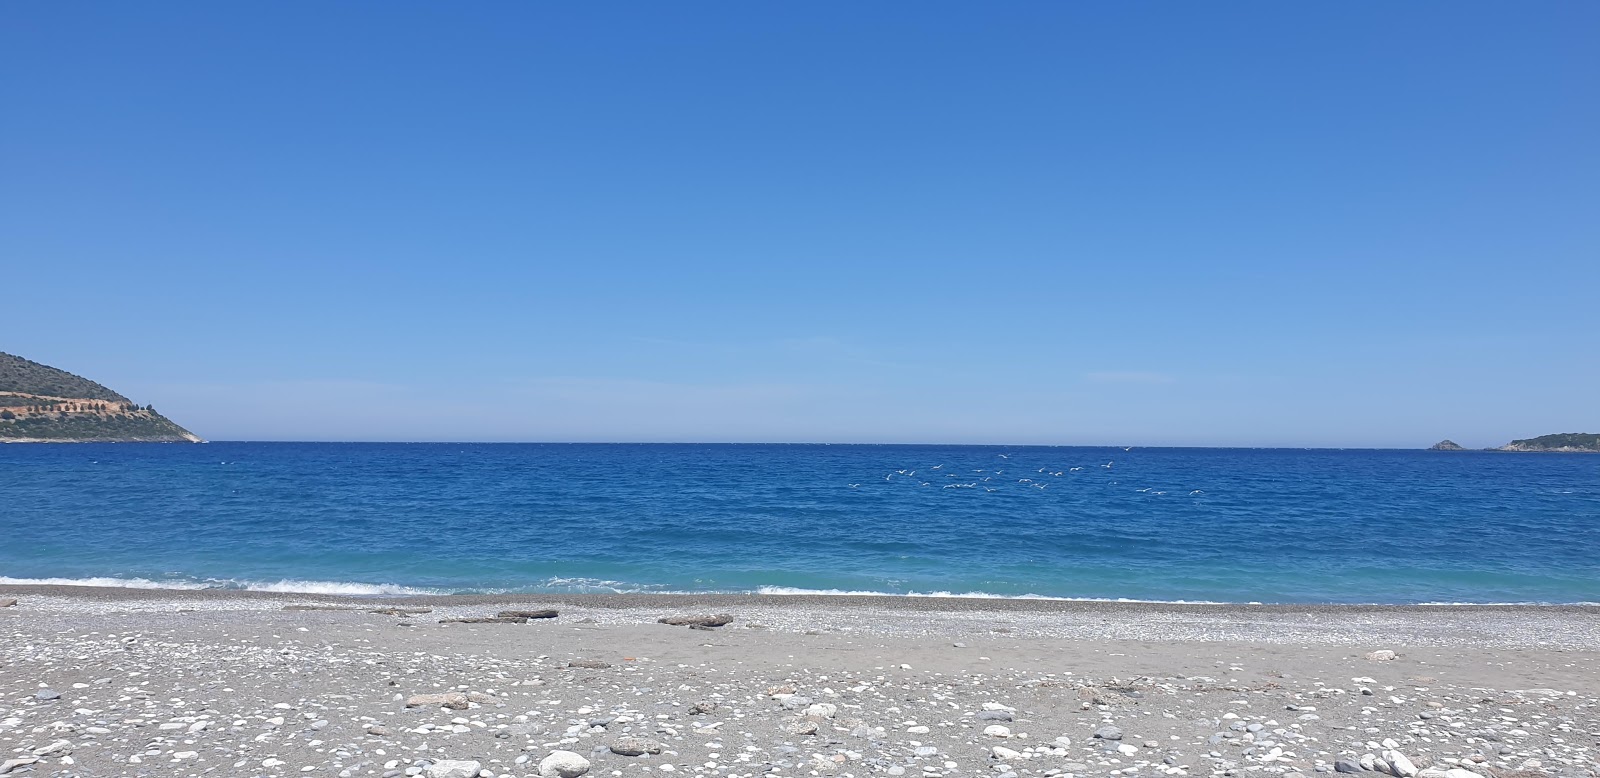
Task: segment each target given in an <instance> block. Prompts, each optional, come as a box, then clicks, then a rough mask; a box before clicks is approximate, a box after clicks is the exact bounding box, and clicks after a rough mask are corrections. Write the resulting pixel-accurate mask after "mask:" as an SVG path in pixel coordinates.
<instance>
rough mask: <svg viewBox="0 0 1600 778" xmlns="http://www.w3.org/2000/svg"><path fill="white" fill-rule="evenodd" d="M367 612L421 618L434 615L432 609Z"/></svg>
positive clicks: (383, 609)
mask: <svg viewBox="0 0 1600 778" xmlns="http://www.w3.org/2000/svg"><path fill="white" fill-rule="evenodd" d="M367 612H368V613H376V614H378V615H379V616H420V615H422V614H424V613H432V612H433V609H432V608H378V609H376V610H370V611H367Z"/></svg>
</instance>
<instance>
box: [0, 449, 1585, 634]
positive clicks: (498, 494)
mask: <svg viewBox="0 0 1600 778" xmlns="http://www.w3.org/2000/svg"><path fill="white" fill-rule="evenodd" d="M1107 463H1114V464H1112V466H1111V467H1105V465H1106V464H1107ZM1074 468H1081V469H1074ZM897 471H905V473H900V472H897ZM912 471H914V472H915V474H914V475H912V474H910V473H911V472H912ZM1024 479H1027V480H1024ZM1041 487H1042V488H1041ZM37 579H73V580H78V581H83V580H88V579H116V580H117V581H120V582H121V583H122V584H123V585H152V584H153V583H160V584H163V585H184V586H229V587H249V588H283V589H290V590H307V591H350V592H364V593H392V592H399V591H403V590H409V589H421V590H429V591H441V592H465V591H478V592H483V591H508V590H509V591H554V592H604V591H722V592H752V591H789V590H797V589H798V590H823V591H852V592H887V593H921V594H931V593H956V594H964V593H985V594H991V595H999V596H1023V595H1039V596H1049V597H1073V598H1079V597H1081V598H1129V599H1140V600H1206V601H1223V602H1294V603H1321V602H1379V603H1410V602H1552V603H1560V602H1600V456H1596V455H1582V454H1572V455H1564V454H1548V455H1533V454H1520V455H1519V454H1491V453H1433V452H1422V451H1338V450H1291V449H1140V448H1135V449H1133V450H1123V449H1120V448H1055V447H979V446H818V445H772V446H764V445H632V444H618V445H610V444H593V445H563V444H529V445H495V444H302V443H210V444H206V445H198V446H190V445H138V444H132V445H11V446H0V582H6V583H17V582H23V581H32V580H37Z"/></svg>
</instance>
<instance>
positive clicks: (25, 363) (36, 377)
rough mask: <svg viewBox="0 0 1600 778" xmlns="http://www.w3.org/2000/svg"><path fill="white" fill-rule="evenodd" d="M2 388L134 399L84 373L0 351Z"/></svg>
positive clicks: (114, 398) (0, 389)
mask: <svg viewBox="0 0 1600 778" xmlns="http://www.w3.org/2000/svg"><path fill="white" fill-rule="evenodd" d="M0 391H7V392H23V393H26V394H40V395H45V396H47V397H74V398H83V399H86V400H106V401H109V402H119V403H127V402H133V401H132V400H129V399H128V398H126V397H123V396H122V395H120V394H117V393H116V392H113V391H111V390H110V389H107V388H106V387H104V386H101V385H100V384H97V383H95V382H93V381H90V380H89V379H87V378H84V377H83V376H77V375H73V374H71V373H68V372H67V371H65V370H58V369H56V368H53V367H50V366H49V365H41V364H39V363H38V362H35V361H33V360H31V359H23V358H22V357H19V356H16V355H14V354H7V353H5V352H3V351H0Z"/></svg>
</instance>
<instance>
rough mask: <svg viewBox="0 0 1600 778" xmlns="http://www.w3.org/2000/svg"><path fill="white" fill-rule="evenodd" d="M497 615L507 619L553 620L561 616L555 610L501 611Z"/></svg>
mask: <svg viewBox="0 0 1600 778" xmlns="http://www.w3.org/2000/svg"><path fill="white" fill-rule="evenodd" d="M495 615H496V616H499V617H501V618H507V619H553V618H555V617H557V616H559V615H561V614H560V612H558V611H555V610H551V609H545V610H537V611H500V612H499V613H497V614H495Z"/></svg>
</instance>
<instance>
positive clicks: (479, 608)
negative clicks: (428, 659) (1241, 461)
mask: <svg viewBox="0 0 1600 778" xmlns="http://www.w3.org/2000/svg"><path fill="white" fill-rule="evenodd" d="M9 598H16V599H18V600H19V601H22V602H24V603H31V605H30V607H31V608H32V609H33V610H34V611H35V612H41V613H60V614H63V615H65V614H80V615H92V616H104V615H111V614H127V613H185V612H190V613H193V612H207V613H217V614H247V613H262V612H279V611H284V610H285V608H294V607H299V606H310V607H313V608H317V610H303V611H298V612H301V613H340V612H349V613H355V614H361V613H367V612H369V611H372V610H377V609H383V608H428V609H431V610H432V612H433V613H436V614H438V618H465V617H479V616H486V615H492V614H493V613H495V612H498V611H499V610H514V609H523V610H528V609H541V608H554V609H557V610H559V611H560V612H561V614H562V618H563V620H566V619H569V618H570V619H591V620H592V621H593V622H594V623H605V624H613V625H628V624H650V623H652V622H654V620H655V619H656V618H659V617H660V616H663V615H669V614H672V613H681V612H699V613H712V612H714V613H728V614H731V615H734V616H735V617H736V619H737V620H738V621H739V622H741V623H750V622H758V623H761V624H762V626H763V628H765V629H771V630H774V631H778V632H802V633H803V632H806V631H811V630H814V629H815V628H817V626H818V625H824V626H826V627H828V628H830V629H844V630H847V631H850V632H854V633H858V634H868V635H883V636H895V635H907V634H918V635H933V634H939V635H946V636H951V635H958V634H967V633H970V632H971V631H973V630H981V629H983V628H984V625H993V626H996V627H1003V628H1004V629H1005V630H1006V633H1007V634H1015V635H1018V636H1023V637H1033V638H1050V639H1074V640H1108V639H1127V638H1134V637H1139V636H1144V637H1147V638H1150V639H1159V640H1169V641H1197V642H1209V641H1219V640H1220V641H1239V642H1247V643H1261V644H1274V645H1281V644H1287V643H1299V644H1310V643H1316V644H1323V645H1350V646H1358V645H1366V644H1369V643H1371V642H1373V641H1374V640H1388V641H1390V642H1399V643H1403V644H1407V645H1440V646H1447V645H1483V646H1499V647H1503V648H1559V649H1575V650H1596V651H1600V605H1534V604H1484V605H1480V604H1449V605H1445V604H1427V605H1376V604H1373V605H1345V604H1311V605H1285V604H1266V605H1262V604H1224V603H1157V602H1124V601H1103V600H1049V599H1033V598H1014V599H1013V598H989V597H906V596H896V595H853V594H839V595H835V594H631V593H618V594H449V595H433V594H430V595H398V596H365V595H346V594H322V593H316V594H312V593H293V592H267V591H250V590H239V589H148V588H122V587H96V586H68V585H27V584H24V585H0V599H9ZM324 609H325V610H324ZM6 610H14V609H6ZM3 612H4V611H0V613H3Z"/></svg>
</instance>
